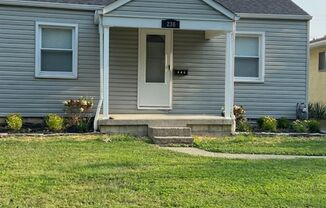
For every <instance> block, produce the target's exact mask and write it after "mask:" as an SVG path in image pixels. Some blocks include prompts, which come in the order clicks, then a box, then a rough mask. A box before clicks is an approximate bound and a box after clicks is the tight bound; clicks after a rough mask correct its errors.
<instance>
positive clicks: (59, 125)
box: [45, 114, 64, 132]
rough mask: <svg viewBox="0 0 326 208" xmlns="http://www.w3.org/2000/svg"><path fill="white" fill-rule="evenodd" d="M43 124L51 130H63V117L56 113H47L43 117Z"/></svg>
mask: <svg viewBox="0 0 326 208" xmlns="http://www.w3.org/2000/svg"><path fill="white" fill-rule="evenodd" d="M45 125H46V126H47V127H48V128H49V130H50V131H53V132H61V131H63V130H64V119H63V118H62V117H61V116H59V115H56V114H49V115H47V116H46V117H45Z"/></svg>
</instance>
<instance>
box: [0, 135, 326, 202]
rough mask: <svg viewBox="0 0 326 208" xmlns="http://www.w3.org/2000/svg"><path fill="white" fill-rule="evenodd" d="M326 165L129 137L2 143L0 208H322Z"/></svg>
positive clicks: (29, 139) (39, 139) (30, 140)
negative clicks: (215, 153) (171, 147)
mask: <svg viewBox="0 0 326 208" xmlns="http://www.w3.org/2000/svg"><path fill="white" fill-rule="evenodd" d="M325 181H326V164H325V160H291V161H281V160H271V161H270V160H269V161H248V160H226V159H216V158H202V157H193V156H188V155H184V154H178V153H173V152H169V151H167V150H164V149H160V148H157V147H155V146H154V145H150V144H148V143H147V141H146V140H143V139H137V138H131V137H126V136H116V137H113V138H108V137H106V136H84V137H60V138H53V139H46V140H45V139H42V138H23V139H17V138H8V139H0V207H323V206H325V204H326V198H325V197H326V183H325Z"/></svg>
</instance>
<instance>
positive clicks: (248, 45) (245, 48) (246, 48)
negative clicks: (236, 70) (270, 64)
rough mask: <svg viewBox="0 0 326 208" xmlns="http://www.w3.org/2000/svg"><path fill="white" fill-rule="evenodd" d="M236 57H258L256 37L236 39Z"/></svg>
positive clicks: (257, 40)
mask: <svg viewBox="0 0 326 208" xmlns="http://www.w3.org/2000/svg"><path fill="white" fill-rule="evenodd" d="M235 47H236V56H258V53H259V50H258V49H259V48H258V47H259V39H258V37H237V38H236V42H235Z"/></svg>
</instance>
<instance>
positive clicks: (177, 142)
mask: <svg viewBox="0 0 326 208" xmlns="http://www.w3.org/2000/svg"><path fill="white" fill-rule="evenodd" d="M153 142H154V144H158V145H193V140H192V139H189V138H186V139H179V138H178V139H163V140H162V139H153Z"/></svg>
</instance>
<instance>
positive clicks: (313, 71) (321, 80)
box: [309, 36, 326, 104]
mask: <svg viewBox="0 0 326 208" xmlns="http://www.w3.org/2000/svg"><path fill="white" fill-rule="evenodd" d="M323 89H326V36H325V37H323V38H319V39H315V40H312V41H311V42H310V69H309V102H310V103H322V104H326V90H323Z"/></svg>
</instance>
